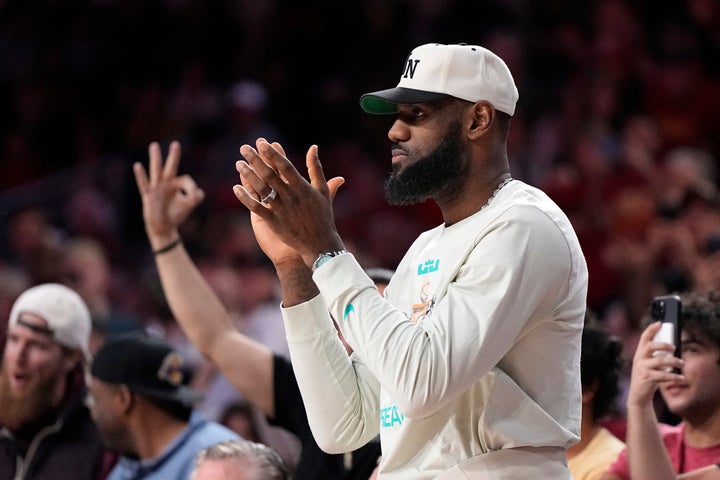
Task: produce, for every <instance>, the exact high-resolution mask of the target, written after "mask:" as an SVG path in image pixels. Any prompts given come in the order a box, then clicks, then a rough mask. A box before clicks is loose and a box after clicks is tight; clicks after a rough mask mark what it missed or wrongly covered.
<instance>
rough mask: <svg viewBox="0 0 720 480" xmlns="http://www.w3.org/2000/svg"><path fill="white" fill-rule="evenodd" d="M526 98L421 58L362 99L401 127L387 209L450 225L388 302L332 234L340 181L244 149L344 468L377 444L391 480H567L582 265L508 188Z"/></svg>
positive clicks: (314, 400)
mask: <svg viewBox="0 0 720 480" xmlns="http://www.w3.org/2000/svg"><path fill="white" fill-rule="evenodd" d="M517 100H518V91H517V88H516V87H515V82H514V80H513V77H512V75H511V73H510V70H509V69H508V67H507V65H506V64H505V62H503V60H502V59H501V58H499V57H498V56H497V55H495V54H494V53H493V52H491V51H489V50H487V49H486V48H483V47H481V46H478V45H467V44H456V45H442V44H426V45H421V46H419V47H417V48H415V49H414V50H413V51H412V52H411V53H410V55H409V56H408V57H407V58H406V59H405V63H404V65H403V68H402V74H401V78H400V82H399V83H398V85H397V86H396V87H395V88H391V89H388V90H382V91H378V92H373V93H370V94H367V95H364V96H362V97H361V100H360V104H361V107H362V108H363V109H364V110H365V111H366V112H368V113H373V114H385V115H393V121H392V122H393V123H392V125H391V127H390V130H389V131H388V138H389V140H390V144H391V145H390V153H391V160H392V173H391V175H390V176H389V178H388V179H387V181H386V183H385V192H386V196H387V197H388V200H389V201H390V203H392V204H396V205H406V204H411V203H418V202H423V201H425V200H433V201H434V202H435V203H436V204H437V205H438V207H439V208H440V210H441V212H442V215H443V224H442V225H438V226H437V227H436V228H434V229H431V230H429V231H427V232H425V233H423V234H422V235H420V237H418V238H417V240H416V241H415V242H414V243H413V245H412V246H411V247H410V249H409V250H408V252H407V253H406V255H405V257H404V258H403V260H402V261H401V263H400V265H399V266H398V267H397V269H396V273H395V275H394V276H393V278H392V280H391V281H390V284H389V285H388V286H387V288H386V290H385V294H384V296H381V295H380V294H379V293H378V291H377V289H376V288H375V285H374V284H373V282H372V280H371V279H370V278H368V276H367V275H366V273H365V272H364V271H363V269H362V268H361V267H360V265H359V264H358V262H357V261H356V259H355V258H354V256H353V255H352V253H351V252H348V251H347V250H346V248H345V245H344V243H343V241H342V239H341V238H340V235H339V234H338V232H337V231H336V229H335V223H334V219H333V212H332V206H331V203H332V198H333V197H334V196H335V193H336V192H337V190H338V188H339V187H340V185H341V184H342V183H343V181H344V180H343V179H342V178H341V177H336V178H332V179H330V180H329V181H327V180H326V179H325V176H324V173H323V169H322V166H321V164H320V161H319V157H318V147H317V146H316V145H313V146H311V147H310V149H309V150H308V152H307V155H306V165H307V168H308V175H309V180H310V181H308V180H306V179H305V178H303V176H302V175H300V173H299V172H298V171H297V170H296V169H295V167H294V166H293V164H292V163H291V162H290V161H289V160H288V159H287V158H286V156H285V152H284V150H283V148H282V146H281V145H279V144H277V143H270V142H268V141H267V140H265V139H262V138H261V139H258V140H257V141H256V143H255V146H254V147H252V146H250V145H243V146H242V147H240V154H241V155H242V156H243V157H244V159H245V161H240V162H237V165H236V168H237V171H238V172H239V174H240V181H241V183H242V185H236V186H235V187H234V191H235V195H236V196H237V198H238V200H240V202H241V203H242V204H243V205H245V207H247V208H248V209H249V210H250V211H251V212H252V220H253V228H254V232H255V236H256V238H257V240H258V242H259V244H260V246H261V247H262V248H263V250H264V251H265V253H266V254H267V255H268V256H269V257H270V259H271V260H272V261H273V263H274V265H275V268H276V271H277V273H278V277H279V279H280V283H281V290H282V306H283V315H284V318H285V329H286V335H287V338H288V344H289V347H290V355H291V359H292V364H293V369H294V372H295V375H296V377H297V381H298V384H299V386H300V390H301V392H302V395H303V399H304V403H305V407H306V409H307V414H308V418H309V420H310V426H311V427H312V431H313V434H314V436H315V438H316V440H317V442H318V444H319V445H320V446H321V447H322V448H323V449H324V450H326V451H328V452H343V451H349V450H353V449H356V448H357V447H359V446H360V445H362V444H364V443H365V442H367V441H369V440H370V439H371V438H373V437H374V436H375V435H376V434H377V433H378V432H379V433H380V441H381V446H382V453H383V455H382V461H381V462H380V466H379V477H378V478H380V479H383V480H392V479H410V478H412V479H413V480H425V479H427V480H429V479H437V480H440V479H442V480H448V479H468V478H478V479H480V478H482V479H485V480H496V479H508V478H522V476H524V475H525V476H526V475H531V476H532V477H534V478H548V479H549V478H552V479H555V480H561V479H562V480H569V479H570V478H571V475H570V472H569V470H568V468H567V465H566V461H565V449H566V448H567V447H568V446H569V445H572V444H574V443H576V442H577V441H578V438H579V433H580V413H581V391H580V339H581V333H582V329H583V318H584V314H585V306H586V294H587V281H588V274H587V266H586V263H585V259H584V255H583V253H582V251H581V248H580V244H579V242H578V239H577V237H576V235H575V232H574V231H573V227H572V225H571V224H570V222H569V220H568V218H567V217H566V215H565V214H564V213H563V212H562V211H561V210H560V208H559V207H558V206H557V205H556V204H555V203H554V202H553V201H552V200H551V199H550V198H549V197H548V196H547V195H545V194H544V193H543V192H541V191H540V190H538V189H537V188H534V187H532V186H530V185H527V184H526V183H524V182H522V181H520V180H513V179H512V177H511V174H510V167H509V160H508V153H507V139H508V134H509V131H510V123H511V119H512V116H513V115H514V114H515V107H516V102H517ZM358 168H362V166H358ZM333 318H334V319H336V320H337V323H338V326H339V328H340V330H341V332H342V334H343V336H344V337H345V339H346V340H347V342H348V343H349V344H350V346H351V347H352V349H353V351H354V352H353V355H352V356H351V357H348V355H347V354H346V352H345V349H344V348H343V345H342V344H341V342H340V340H339V339H338V336H337V334H336V332H335V328H334V327H333V322H332V319H333Z"/></svg>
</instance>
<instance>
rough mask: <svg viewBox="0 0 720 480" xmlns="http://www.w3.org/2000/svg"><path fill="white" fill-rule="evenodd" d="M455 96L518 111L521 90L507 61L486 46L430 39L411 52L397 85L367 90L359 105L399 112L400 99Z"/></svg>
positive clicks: (379, 111) (419, 100) (420, 100)
mask: <svg viewBox="0 0 720 480" xmlns="http://www.w3.org/2000/svg"><path fill="white" fill-rule="evenodd" d="M448 96H450V97H456V98H460V99H463V100H468V101H470V102H479V101H480V100H486V101H488V102H490V103H491V104H492V106H493V107H495V109H496V110H499V111H501V112H505V113H507V114H508V115H511V116H512V115H513V114H514V113H515V104H516V103H517V101H518V96H519V95H518V90H517V87H516V86H515V81H514V80H513V77H512V74H511V73H510V69H509V68H508V66H507V65H506V64H505V62H504V61H503V60H502V59H501V58H500V57H498V56H497V55H495V54H494V53H493V52H491V51H490V50H488V49H487V48H484V47H480V46H478V45H467V44H465V43H460V44H455V45H443V44H440V43H428V44H425V45H421V46H419V47H417V48H415V49H414V50H413V51H412V52H410V55H408V57H407V60H406V61H405V66H404V68H403V73H402V75H401V76H400V83H398V85H397V87H395V88H390V89H388V90H380V91H378V92H371V93H366V94H365V95H363V96H362V97H360V106H361V107H362V109H363V110H365V111H366V112H368V113H374V114H379V115H382V114H391V113H397V104H398V103H425V102H432V101H434V100H440V99H442V98H447V97H448Z"/></svg>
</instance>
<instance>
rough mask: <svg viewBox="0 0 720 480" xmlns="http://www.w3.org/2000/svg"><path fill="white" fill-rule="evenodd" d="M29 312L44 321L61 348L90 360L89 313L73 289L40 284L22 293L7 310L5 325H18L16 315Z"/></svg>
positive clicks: (18, 316) (90, 327)
mask: <svg viewBox="0 0 720 480" xmlns="http://www.w3.org/2000/svg"><path fill="white" fill-rule="evenodd" d="M23 312H27V313H33V314H35V315H37V316H39V317H41V318H42V319H43V320H45V321H46V322H47V330H48V333H49V334H50V335H52V337H53V339H54V340H55V341H56V342H57V343H59V344H60V345H63V346H65V347H68V348H71V349H74V350H80V351H82V352H83V354H84V355H85V358H86V359H90V353H89V352H90V350H89V348H88V344H89V342H90V331H91V329H92V323H91V320H90V311H89V310H88V308H87V305H85V302H84V301H83V299H82V298H81V297H80V295H78V294H77V293H76V292H75V291H74V290H71V289H70V288H68V287H66V286H65V285H61V284H59V283H44V284H42V285H37V286H35V287H32V288H29V289H27V290H25V291H24V292H23V293H22V294H20V296H19V297H18V298H17V300H16V301H15V304H14V305H13V307H12V310H10V319H9V322H8V323H9V325H10V326H11V327H12V326H15V325H16V324H17V323H18V320H19V318H20V314H21V313H23Z"/></svg>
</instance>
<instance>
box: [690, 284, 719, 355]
mask: <svg viewBox="0 0 720 480" xmlns="http://www.w3.org/2000/svg"><path fill="white" fill-rule="evenodd" d="M680 300H681V301H682V309H681V313H680V318H681V319H682V329H683V330H684V331H685V332H687V333H689V334H692V335H695V336H699V337H703V338H707V339H708V340H710V341H711V342H713V343H714V344H715V345H717V346H718V348H720V292H718V291H717V290H712V289H711V290H708V291H705V292H702V293H701V292H687V293H683V294H681V295H680ZM718 364H720V356H719V357H718Z"/></svg>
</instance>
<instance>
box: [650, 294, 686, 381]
mask: <svg viewBox="0 0 720 480" xmlns="http://www.w3.org/2000/svg"><path fill="white" fill-rule="evenodd" d="M681 311H682V302H681V300H680V297H679V296H677V295H663V296H659V297H655V298H653V300H652V302H651V304H650V315H651V317H652V319H653V321H660V322H662V325H661V326H660V330H658V332H657V333H656V334H655V336H654V337H653V340H654V341H656V342H664V343H669V344H670V345H674V346H675V356H676V357H680V355H681V349H680V333H681V331H682V324H681V317H680V314H681ZM655 355H669V353H668V352H667V351H665V350H656V351H655V352H653V356H655ZM668 371H672V368H670V367H668Z"/></svg>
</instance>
